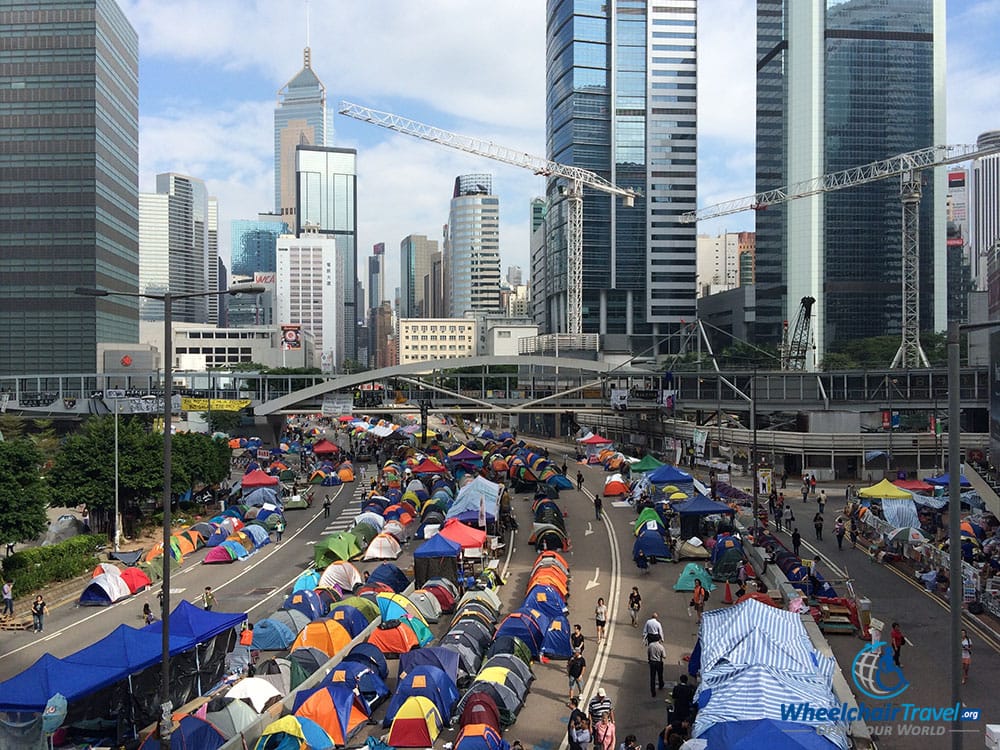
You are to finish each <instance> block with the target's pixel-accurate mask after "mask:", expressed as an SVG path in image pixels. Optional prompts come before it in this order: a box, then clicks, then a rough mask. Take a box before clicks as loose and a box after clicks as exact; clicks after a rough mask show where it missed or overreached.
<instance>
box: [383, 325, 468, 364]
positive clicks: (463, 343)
mask: <svg viewBox="0 0 1000 750" xmlns="http://www.w3.org/2000/svg"><path fill="white" fill-rule="evenodd" d="M397 340H398V344H399V364H401V365H405V364H409V363H410V362H424V361H427V360H433V359H456V358H458V357H472V356H475V354H476V343H477V336H476V321H475V320H472V319H469V318H400V319H399V334H398V337H397Z"/></svg>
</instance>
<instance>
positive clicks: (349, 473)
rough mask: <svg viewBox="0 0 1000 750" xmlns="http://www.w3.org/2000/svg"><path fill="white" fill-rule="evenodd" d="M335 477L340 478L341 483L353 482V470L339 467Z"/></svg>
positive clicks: (348, 467) (347, 467)
mask: <svg viewBox="0 0 1000 750" xmlns="http://www.w3.org/2000/svg"><path fill="white" fill-rule="evenodd" d="M337 476H338V477H339V478H340V481H341V482H353V481H354V469H352V468H351V467H350V466H349V465H348V466H341V467H340V469H339V470H338V471H337Z"/></svg>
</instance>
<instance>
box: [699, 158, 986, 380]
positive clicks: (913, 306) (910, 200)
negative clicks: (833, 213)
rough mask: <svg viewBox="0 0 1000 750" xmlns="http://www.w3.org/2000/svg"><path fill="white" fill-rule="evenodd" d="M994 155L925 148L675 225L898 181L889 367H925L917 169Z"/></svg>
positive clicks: (708, 211)
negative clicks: (898, 286) (893, 348)
mask: <svg viewBox="0 0 1000 750" xmlns="http://www.w3.org/2000/svg"><path fill="white" fill-rule="evenodd" d="M998 152H1000V143H994V144H990V145H985V146H983V147H978V146H970V145H957V146H955V145H952V146H931V147H929V148H922V149H917V150H916V151H908V152H907V153H905V154H899V155H898V156H893V157H890V158H888V159H882V160H881V161H875V162H871V163H870V164H865V165H864V166H861V167H853V168H852V169H845V170H842V171H840V172H831V173H830V174H825V175H823V176H822V177H813V178H812V179H809V180H804V181H802V182H797V183H794V184H792V185H787V186H785V187H780V188H776V189H774V190H765V191H764V192H761V193H755V194H754V195H748V196H745V197H743V198H737V199H735V200H731V201H726V202H724V203H718V204H716V205H714V206H707V207H705V208H700V209H698V210H697V211H692V212H690V213H686V214H683V215H682V216H681V217H680V221H681V222H683V223H687V224H690V223H692V222H696V221H702V220H703V219H713V218H715V217H717V216H726V215H728V214H734V213H739V212H741V211H749V210H751V209H752V210H754V211H761V210H764V209H766V208H767V207H768V206H774V205H777V204H780V203H787V202H788V201H792V200H796V199H797V198H806V197H808V196H811V195H818V194H820V193H829V192H833V191H834V190H843V189H844V188H851V187H855V186H857V185H866V184H868V183H871V182H878V181H879V180H885V179H888V178H890V177H899V178H900V191H899V197H900V200H901V201H902V204H903V231H902V238H903V243H902V245H903V247H902V270H903V338H902V342H901V343H900V345H899V349H898V350H897V352H896V356H895V357H894V358H893V360H892V365H891V367H920V366H921V365H922V366H924V367H928V366H929V363H928V361H927V355H926V354H924V350H923V348H922V347H921V346H920V283H919V282H920V265H919V260H920V197H921V196H920V189H921V188H920V171H921V170H923V169H929V168H931V167H941V166H945V165H948V164H958V163H959V162H963V161H970V160H972V159H978V158H980V157H983V156H989V155H990V154H995V153H998Z"/></svg>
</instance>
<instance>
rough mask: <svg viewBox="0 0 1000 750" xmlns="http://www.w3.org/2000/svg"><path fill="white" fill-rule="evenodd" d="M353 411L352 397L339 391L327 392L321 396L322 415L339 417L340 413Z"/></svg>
mask: <svg viewBox="0 0 1000 750" xmlns="http://www.w3.org/2000/svg"><path fill="white" fill-rule="evenodd" d="M353 413H354V397H353V396H349V395H348V396H345V395H343V394H339V393H328V394H327V395H325V396H323V408H322V414H323V416H324V417H339V416H341V415H342V414H353Z"/></svg>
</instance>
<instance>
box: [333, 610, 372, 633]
mask: <svg viewBox="0 0 1000 750" xmlns="http://www.w3.org/2000/svg"><path fill="white" fill-rule="evenodd" d="M329 618H330V619H331V620H335V621H336V622H339V623H340V624H341V625H343V626H344V629H345V630H346V631H347V632H348V633H350V634H351V638H357V637H358V636H359V635H361V633H363V632H364V630H365V628H367V627H368V618H367V617H365V616H364V615H363V614H362V613H361V610H360V609H358V608H357V607H352V606H351V605H350V604H339V605H337V606H336V607H335V608H334V609H332V610H331V611H330V615H329Z"/></svg>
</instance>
